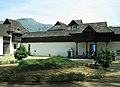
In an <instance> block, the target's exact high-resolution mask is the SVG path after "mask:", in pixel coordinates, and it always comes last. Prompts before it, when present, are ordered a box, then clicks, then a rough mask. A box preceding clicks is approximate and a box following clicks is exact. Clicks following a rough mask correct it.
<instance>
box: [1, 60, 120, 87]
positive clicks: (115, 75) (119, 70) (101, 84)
mask: <svg viewBox="0 0 120 87" xmlns="http://www.w3.org/2000/svg"><path fill="white" fill-rule="evenodd" d="M32 61H33V62H31V60H28V61H27V62H28V65H29V64H30V65H31V64H34V63H35V62H36V60H32ZM39 61H41V60H39ZM49 61H50V60H49ZM57 62H59V61H57ZM62 62H63V61H62ZM68 63H73V62H72V61H69V62H68ZM63 65H64V64H63ZM65 65H66V64H65ZM73 65H74V64H73ZM16 66H17V65H14V66H13V65H8V66H5V65H4V66H0V72H1V71H4V70H8V69H11V68H13V67H16ZM119 66H120V59H119V58H118V59H117V60H116V61H115V62H113V66H112V67H111V68H109V69H108V71H107V73H106V76H104V78H100V79H90V80H87V81H84V82H83V81H82V82H81V81H75V82H70V83H69V84H68V83H67V82H66V84H68V85H67V86H68V87H72V86H73V85H74V86H75V87H79V86H81V87H96V86H98V87H120V79H119V78H120V67H119ZM17 67H19V65H18V66H17ZM50 67H51V66H50ZM93 71H96V70H95V69H91V68H89V67H86V66H84V64H83V65H80V66H77V67H76V66H74V67H65V68H64V67H62V68H58V67H57V68H56V67H54V68H52V69H35V70H32V71H31V70H24V71H21V72H18V74H21V73H22V74H26V75H29V74H34V75H35V74H39V75H37V76H41V73H42V75H43V74H44V75H49V74H50V75H51V74H57V73H58V74H59V73H69V72H74V73H82V74H85V75H86V74H88V73H91V72H93ZM62 76H63V75H62ZM20 78H22V77H20ZM47 85H48V86H49V87H56V86H57V87H62V86H63V87H66V86H65V84H63V83H59V85H61V86H58V84H51V85H50V84H47ZM29 87H31V86H29ZM45 87H47V86H45Z"/></svg>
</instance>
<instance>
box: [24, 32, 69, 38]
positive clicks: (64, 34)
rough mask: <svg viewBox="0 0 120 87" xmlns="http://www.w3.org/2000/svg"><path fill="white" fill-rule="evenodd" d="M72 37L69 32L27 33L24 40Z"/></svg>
mask: <svg viewBox="0 0 120 87" xmlns="http://www.w3.org/2000/svg"><path fill="white" fill-rule="evenodd" d="M59 36H70V35H69V31H43V32H26V33H25V34H24V35H23V36H22V38H34V37H59Z"/></svg>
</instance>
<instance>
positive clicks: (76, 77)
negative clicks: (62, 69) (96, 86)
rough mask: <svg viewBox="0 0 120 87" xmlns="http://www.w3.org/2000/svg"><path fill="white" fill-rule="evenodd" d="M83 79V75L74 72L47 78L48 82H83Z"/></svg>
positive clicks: (84, 76)
mask: <svg viewBox="0 0 120 87" xmlns="http://www.w3.org/2000/svg"><path fill="white" fill-rule="evenodd" d="M85 79H86V75H85V74H82V73H74V72H70V73H59V74H52V75H50V76H49V82H68V81H83V80H85Z"/></svg>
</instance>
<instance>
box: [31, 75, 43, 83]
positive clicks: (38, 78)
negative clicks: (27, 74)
mask: <svg viewBox="0 0 120 87" xmlns="http://www.w3.org/2000/svg"><path fill="white" fill-rule="evenodd" d="M32 76H33V79H34V81H36V82H41V81H42V79H43V74H41V73H36V74H33V75H32Z"/></svg>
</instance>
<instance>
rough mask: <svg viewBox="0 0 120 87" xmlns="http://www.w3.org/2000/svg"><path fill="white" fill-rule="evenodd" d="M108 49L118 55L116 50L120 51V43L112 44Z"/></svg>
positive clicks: (109, 44)
mask: <svg viewBox="0 0 120 87" xmlns="http://www.w3.org/2000/svg"><path fill="white" fill-rule="evenodd" d="M108 48H109V49H111V50H112V51H114V52H115V53H116V50H120V42H110V43H108Z"/></svg>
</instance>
